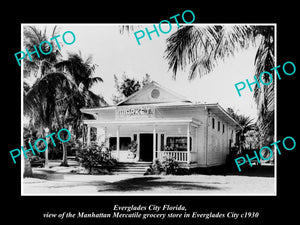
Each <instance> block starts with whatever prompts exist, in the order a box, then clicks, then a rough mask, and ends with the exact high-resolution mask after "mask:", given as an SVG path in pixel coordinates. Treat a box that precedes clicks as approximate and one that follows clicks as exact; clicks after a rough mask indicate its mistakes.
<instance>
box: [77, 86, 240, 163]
mask: <svg viewBox="0 0 300 225" xmlns="http://www.w3.org/2000/svg"><path fill="white" fill-rule="evenodd" d="M81 111H82V112H84V113H87V114H92V115H94V117H95V118H96V119H94V120H84V123H85V124H87V126H88V142H89V141H90V140H89V139H90V129H91V127H95V128H96V129H97V141H98V142H101V141H105V140H106V146H107V147H108V148H110V149H112V155H113V156H114V157H115V158H116V159H117V160H118V161H120V162H136V161H145V162H149V161H154V160H155V159H156V158H159V159H162V158H163V157H164V156H169V157H174V158H175V160H177V161H178V162H182V163H186V165H188V166H189V167H210V166H217V165H222V164H224V163H225V161H226V157H227V155H228V154H229V149H230V146H232V145H233V144H234V143H235V141H236V135H235V134H236V130H237V129H240V126H239V125H238V123H237V122H236V121H235V120H234V119H233V118H232V117H230V115H229V114H228V113H227V112H226V111H225V110H224V109H223V108H222V107H221V106H220V105H218V104H199V103H192V102H191V101H189V100H188V99H186V98H185V97H182V96H180V95H178V94H176V93H174V92H173V91H170V90H167V89H166V88H164V87H162V86H161V85H159V84H158V83H156V82H154V81H153V82H151V83H150V84H149V85H147V86H145V87H143V88H142V89H141V90H139V91H138V92H136V93H134V94H133V95H131V96H129V97H128V98H127V99H125V100H124V101H122V102H120V103H119V104H118V105H116V106H109V107H102V108H84V109H82V110H81ZM132 140H134V141H136V143H137V151H136V152H135V154H134V155H132V154H130V151H129V150H128V145H129V143H130V142H131V141H132Z"/></svg>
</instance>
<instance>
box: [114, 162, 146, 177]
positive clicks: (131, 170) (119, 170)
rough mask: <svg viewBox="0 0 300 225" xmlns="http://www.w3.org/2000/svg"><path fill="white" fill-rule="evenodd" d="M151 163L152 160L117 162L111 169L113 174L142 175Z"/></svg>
mask: <svg viewBox="0 0 300 225" xmlns="http://www.w3.org/2000/svg"><path fill="white" fill-rule="evenodd" d="M151 164H152V162H134V163H129V162H128V163H127V162H118V163H117V165H116V166H115V167H114V168H113V169H112V172H113V173H114V174H137V175H143V174H144V173H145V172H146V169H147V168H148V167H149V166H150V165H151Z"/></svg>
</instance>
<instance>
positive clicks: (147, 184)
mask: <svg viewBox="0 0 300 225" xmlns="http://www.w3.org/2000/svg"><path fill="white" fill-rule="evenodd" d="M214 184H216V183H214ZM159 188H162V189H164V188H165V189H171V190H198V191H201V190H220V188H218V187H215V186H211V185H205V184H204V183H203V182H186V181H172V180H171V181H170V180H164V179H162V178H161V177H136V178H130V179H125V180H121V181H117V182H113V183H106V184H104V185H102V186H101V188H99V189H98V191H99V192H103V191H108V192H114V191H151V190H152V189H159Z"/></svg>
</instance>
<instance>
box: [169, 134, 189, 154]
mask: <svg viewBox="0 0 300 225" xmlns="http://www.w3.org/2000/svg"><path fill="white" fill-rule="evenodd" d="M165 150H166V151H186V150H187V137H167V146H166V148H165ZM191 150H192V137H190V151H191Z"/></svg>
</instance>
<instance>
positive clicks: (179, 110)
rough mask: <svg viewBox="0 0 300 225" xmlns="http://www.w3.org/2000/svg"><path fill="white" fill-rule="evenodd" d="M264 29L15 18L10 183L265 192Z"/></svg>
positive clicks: (268, 179)
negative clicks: (19, 73) (19, 108)
mask: <svg viewBox="0 0 300 225" xmlns="http://www.w3.org/2000/svg"><path fill="white" fill-rule="evenodd" d="M150 29H152V32H151V31H150ZM167 30H170V32H169V33H168V34H164V33H162V32H161V31H167ZM139 33H141V34H143V33H146V34H145V37H144V38H140V39H138V38H135V37H141V35H140V34H139ZM275 33H276V25H275V24H184V23H182V24H180V26H179V27H178V26H177V25H176V23H175V24H170V26H169V25H168V23H166V24H159V25H157V24H156V25H153V24H147V25H144V24H143V25H138V24H136V25H128V24H117V25H112V24H73V25H67V24H22V34H23V43H24V48H23V51H24V52H26V51H27V50H28V52H29V53H31V54H32V55H31V59H30V58H29V57H25V58H24V59H23V60H22V61H21V63H22V68H23V95H22V96H23V143H24V148H25V149H27V150H28V149H29V150H28V151H27V153H26V154H27V155H28V158H27V159H24V160H23V161H22V163H23V164H24V166H22V169H23V168H24V171H23V175H24V177H22V180H23V181H22V194H24V195H276V179H275V178H276V163H275V160H274V158H275V155H276V151H274V148H273V149H272V151H271V152H270V151H262V152H260V154H261V157H263V159H264V160H263V159H261V157H257V158H255V153H254V151H257V154H258V153H259V152H258V150H259V149H260V148H262V147H263V146H269V145H270V144H271V143H273V142H274V133H275V126H274V121H275V120H274V118H275V108H276V105H275V102H276V101H275V96H276V95H275V88H274V87H275V86H276V79H275V78H274V80H273V78H272V77H270V76H262V77H259V76H257V77H255V74H256V75H259V74H261V73H262V72H263V71H270V69H272V68H273V67H275V59H276V52H275V49H276V48H275V46H276V36H275ZM133 34H134V35H133ZM147 35H148V36H149V38H148V37H147ZM53 37H56V38H55V39H53ZM150 38H151V39H150ZM138 42H139V43H138ZM39 43H43V45H40V44H39ZM32 46H39V48H40V51H41V53H43V52H46V53H47V54H45V55H43V54H41V53H40V55H38V53H35V52H34V51H35V49H34V47H32ZM25 49H27V50H25ZM28 52H27V54H28ZM37 52H38V51H37ZM28 55H29V54H28ZM39 56H40V57H39ZM269 74H271V73H269ZM267 75H268V74H267ZM271 76H272V75H271ZM254 77H255V78H254ZM255 79H257V80H259V82H260V83H259V82H257V83H255ZM260 79H261V80H260ZM246 80H247V82H246ZM248 81H249V82H248ZM239 82H240V84H238V85H236V86H235V84H236V83H239ZM261 82H263V84H262V83H261ZM266 83H269V84H268V85H264V84H266ZM243 84H244V85H243ZM243 86H244V87H243ZM61 129H67V130H68V132H67V131H62V132H59V131H60V130H61ZM51 134H52V135H51ZM61 136H62V137H61ZM43 138H44V140H41V139H43ZM38 139H39V141H37V142H35V140H38ZM60 139H62V140H66V139H69V141H67V142H65V141H64V142H62V141H61V140H60ZM28 142H31V144H32V146H35V148H33V150H32V151H30V146H29V145H28ZM246 154H247V157H248V156H249V158H252V159H251V160H247V157H246ZM253 157H254V158H253ZM236 159H239V160H236Z"/></svg>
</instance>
